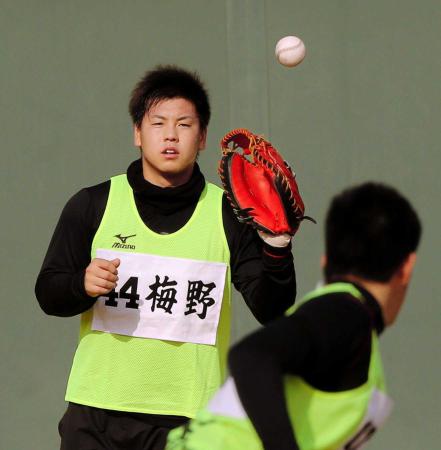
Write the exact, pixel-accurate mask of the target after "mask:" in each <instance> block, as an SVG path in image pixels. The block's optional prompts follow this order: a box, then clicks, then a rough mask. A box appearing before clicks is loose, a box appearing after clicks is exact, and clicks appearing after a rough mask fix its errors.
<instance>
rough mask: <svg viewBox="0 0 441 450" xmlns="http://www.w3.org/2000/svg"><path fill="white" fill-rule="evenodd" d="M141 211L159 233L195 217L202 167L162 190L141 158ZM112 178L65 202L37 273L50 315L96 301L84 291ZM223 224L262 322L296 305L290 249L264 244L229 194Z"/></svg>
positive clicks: (135, 185)
mask: <svg viewBox="0 0 441 450" xmlns="http://www.w3.org/2000/svg"><path fill="white" fill-rule="evenodd" d="M127 177H128V181H129V183H130V185H131V187H132V189H133V191H134V197H135V202H136V205H137V209H138V212H139V214H140V217H141V218H142V220H143V221H144V223H145V224H146V225H147V226H148V227H149V228H150V229H152V230H153V231H155V232H157V233H164V234H168V233H172V232H174V231H177V230H178V229H179V228H181V227H182V226H183V225H184V224H185V223H186V222H187V221H188V220H189V219H190V217H191V215H192V214H193V211H194V209H195V207H196V204H197V202H198V199H199V196H200V194H201V192H202V190H203V188H204V186H205V180H204V177H203V175H202V174H201V172H200V171H199V168H198V166H197V165H196V166H195V170H194V171H193V175H192V177H191V179H190V180H189V182H188V183H186V184H185V185H183V186H179V187H176V188H160V187H157V186H154V185H152V184H150V183H148V182H147V181H146V180H145V179H144V177H143V176H142V166H141V161H140V160H137V161H134V162H133V163H132V164H131V165H130V166H129V168H128V170H127ZM109 189H110V181H106V182H104V183H101V184H98V185H95V186H92V187H89V188H84V189H82V190H81V191H79V192H78V193H77V194H75V195H74V196H73V197H72V198H71V199H70V200H69V201H68V202H67V204H66V206H65V207H64V209H63V212H62V214H61V217H60V219H59V221H58V224H57V226H56V229H55V231H54V234H53V236H52V240H51V242H50V244H49V248H48V251H47V254H46V257H45V259H44V262H43V265H42V268H41V271H40V273H39V275H38V278H37V282H36V286H35V293H36V296H37V299H38V301H39V303H40V306H41V308H42V309H43V310H44V311H45V312H46V313H47V314H50V315H55V316H62V317H68V316H74V315H76V314H80V313H82V312H84V311H86V310H87V309H89V308H90V307H91V306H93V304H94V303H95V301H96V299H95V298H92V297H89V296H88V295H87V294H86V292H85V289H84V274H85V269H86V267H87V266H88V264H89V262H90V249H91V244H92V240H93V237H94V235H95V233H96V231H97V229H98V227H99V224H100V222H101V218H102V216H103V214H104V210H105V207H106V203H107V198H108V194H109ZM222 215H223V225H224V229H225V234H226V237H227V241H228V246H229V249H230V265H231V274H232V282H233V284H234V286H235V288H236V289H237V290H238V291H239V292H240V293H241V294H242V296H243V297H244V299H245V302H246V303H247V305H248V306H249V308H250V310H251V311H252V313H253V314H254V316H255V317H256V319H257V320H258V321H259V322H261V323H267V322H269V321H271V320H273V319H275V318H276V317H278V316H280V315H281V314H283V312H284V311H285V310H286V309H287V308H288V307H289V306H290V305H291V304H293V303H294V300H295V295H296V281H295V271H294V262H293V257H292V254H291V247H286V248H274V247H270V246H268V245H267V244H264V243H263V242H262V241H261V239H260V238H259V237H258V235H257V233H256V232H255V231H254V230H253V229H252V228H251V227H249V226H247V225H244V224H241V223H239V222H238V220H237V219H236V217H235V216H234V213H233V211H232V209H231V207H230V205H229V204H228V202H227V200H226V198H225V197H224V199H223V204H222Z"/></svg>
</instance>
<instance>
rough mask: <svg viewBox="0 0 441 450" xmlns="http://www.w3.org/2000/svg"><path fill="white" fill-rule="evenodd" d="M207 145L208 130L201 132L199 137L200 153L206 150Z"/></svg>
mask: <svg viewBox="0 0 441 450" xmlns="http://www.w3.org/2000/svg"><path fill="white" fill-rule="evenodd" d="M206 143H207V129H205V130H203V131H201V134H200V136H199V151H200V152H201V151H202V150H205V144H206Z"/></svg>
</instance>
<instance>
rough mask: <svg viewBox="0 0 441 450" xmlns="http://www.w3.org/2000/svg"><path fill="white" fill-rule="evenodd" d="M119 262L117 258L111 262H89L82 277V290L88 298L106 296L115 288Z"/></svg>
mask: <svg viewBox="0 0 441 450" xmlns="http://www.w3.org/2000/svg"><path fill="white" fill-rule="evenodd" d="M120 262H121V261H120V260H119V259H118V258H116V259H113V260H112V261H108V260H106V259H101V258H94V259H92V261H90V264H89V265H88V266H87V268H86V273H85V275H84V289H85V290H86V293H87V295H88V296H89V297H98V296H99V295H104V294H108V293H109V292H110V291H111V290H112V289H114V288H115V286H116V282H117V281H118V270H117V269H118V266H119V264H120Z"/></svg>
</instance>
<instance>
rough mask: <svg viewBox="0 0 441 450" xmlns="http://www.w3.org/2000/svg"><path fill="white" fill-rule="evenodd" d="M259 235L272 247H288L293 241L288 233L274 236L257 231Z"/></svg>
mask: <svg viewBox="0 0 441 450" xmlns="http://www.w3.org/2000/svg"><path fill="white" fill-rule="evenodd" d="M257 234H258V235H259V236H260V239H262V241H263V242H265V244H268V245H271V247H278V248H281V247H288V245H289V244H290V242H291V239H292V236H291V235H290V234H288V233H283V234H276V235H274V234H269V233H265V232H264V231H260V230H257Z"/></svg>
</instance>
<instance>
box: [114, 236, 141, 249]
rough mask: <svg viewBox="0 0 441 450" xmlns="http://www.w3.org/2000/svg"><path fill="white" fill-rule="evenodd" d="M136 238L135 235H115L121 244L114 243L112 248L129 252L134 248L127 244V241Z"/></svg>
mask: <svg viewBox="0 0 441 450" xmlns="http://www.w3.org/2000/svg"><path fill="white" fill-rule="evenodd" d="M134 236H136V234H131V235H129V236H121V233H120V234H115V236H114V237H116V238H118V239H119V240H120V241H121V242H114V243H113V245H112V248H127V249H130V250H135V248H136V247H135V246H134V245H131V244H127V239H129V238H131V237H134Z"/></svg>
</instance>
